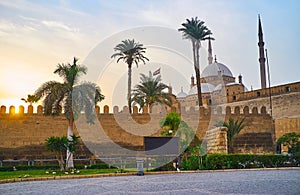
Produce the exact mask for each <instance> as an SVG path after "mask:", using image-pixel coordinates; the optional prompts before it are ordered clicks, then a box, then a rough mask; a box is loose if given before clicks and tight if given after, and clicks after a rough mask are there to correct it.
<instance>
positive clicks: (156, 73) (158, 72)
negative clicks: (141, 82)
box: [153, 68, 160, 76]
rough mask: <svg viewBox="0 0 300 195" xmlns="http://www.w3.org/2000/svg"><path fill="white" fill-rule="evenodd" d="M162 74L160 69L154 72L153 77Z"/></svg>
mask: <svg viewBox="0 0 300 195" xmlns="http://www.w3.org/2000/svg"><path fill="white" fill-rule="evenodd" d="M158 74H160V68H159V69H157V70H156V71H154V72H153V76H155V75H158Z"/></svg>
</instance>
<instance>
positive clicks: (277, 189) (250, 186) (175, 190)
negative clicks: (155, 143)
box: [0, 169, 300, 195]
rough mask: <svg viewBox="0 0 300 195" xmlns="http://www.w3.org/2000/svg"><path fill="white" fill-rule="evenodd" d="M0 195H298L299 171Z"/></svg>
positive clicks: (129, 180) (28, 188) (27, 187)
mask: <svg viewBox="0 0 300 195" xmlns="http://www.w3.org/2000/svg"><path fill="white" fill-rule="evenodd" d="M0 194H43V195H46V194H85V195H89V194H300V170H299V169H298V170H258V171H257V170H255V171H254V170H248V171H247V170H243V171H230V172H228V171H226V172H198V173H178V174H158V175H145V176H119V177H102V178H88V179H87V178H85V179H63V180H47V181H32V182H31V181H30V182H16V183H6V184H1V185H0Z"/></svg>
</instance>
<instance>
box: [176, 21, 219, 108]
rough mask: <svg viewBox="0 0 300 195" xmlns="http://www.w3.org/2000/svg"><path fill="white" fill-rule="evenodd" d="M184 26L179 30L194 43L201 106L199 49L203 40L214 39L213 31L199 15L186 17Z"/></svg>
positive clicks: (200, 103) (194, 58)
mask: <svg viewBox="0 0 300 195" xmlns="http://www.w3.org/2000/svg"><path fill="white" fill-rule="evenodd" d="M181 25H182V26H183V28H179V29H178V31H180V32H182V34H183V38H185V39H189V40H190V41H191V43H192V48H193V60H194V69H195V74H196V81H197V90H198V102H199V106H202V105H203V103H202V93H201V84H200V62H199V49H200V47H201V41H204V40H207V39H212V40H214V39H213V38H212V37H210V35H212V33H211V31H210V30H209V29H208V28H207V27H206V26H205V25H204V22H203V21H201V20H198V18H197V17H195V18H193V17H192V18H191V20H189V19H186V23H182V24H181Z"/></svg>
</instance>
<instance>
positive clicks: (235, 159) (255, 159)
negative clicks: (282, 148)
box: [205, 154, 299, 169]
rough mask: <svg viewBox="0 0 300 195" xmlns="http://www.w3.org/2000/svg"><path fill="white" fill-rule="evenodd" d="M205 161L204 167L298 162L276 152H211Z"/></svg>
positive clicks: (233, 166) (274, 165)
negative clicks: (264, 153)
mask: <svg viewBox="0 0 300 195" xmlns="http://www.w3.org/2000/svg"><path fill="white" fill-rule="evenodd" d="M205 161H206V162H205V164H206V169H242V168H264V167H266V168H275V167H284V166H297V165H298V164H299V163H297V161H296V160H294V159H291V158H290V157H289V156H286V155H277V154H266V155H261V154H211V155H208V156H207V158H206V160H205Z"/></svg>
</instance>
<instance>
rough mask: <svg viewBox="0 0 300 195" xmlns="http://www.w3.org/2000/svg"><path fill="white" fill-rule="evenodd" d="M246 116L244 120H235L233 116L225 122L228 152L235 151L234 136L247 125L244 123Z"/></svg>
mask: <svg viewBox="0 0 300 195" xmlns="http://www.w3.org/2000/svg"><path fill="white" fill-rule="evenodd" d="M244 120H245V118H243V119H242V120H234V119H233V118H229V121H228V122H224V123H223V126H224V127H227V129H228V131H227V145H228V152H229V153H231V152H233V137H234V136H235V135H237V134H239V133H240V131H241V130H242V129H243V128H244V127H245V126H246V124H245V123H244Z"/></svg>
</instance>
